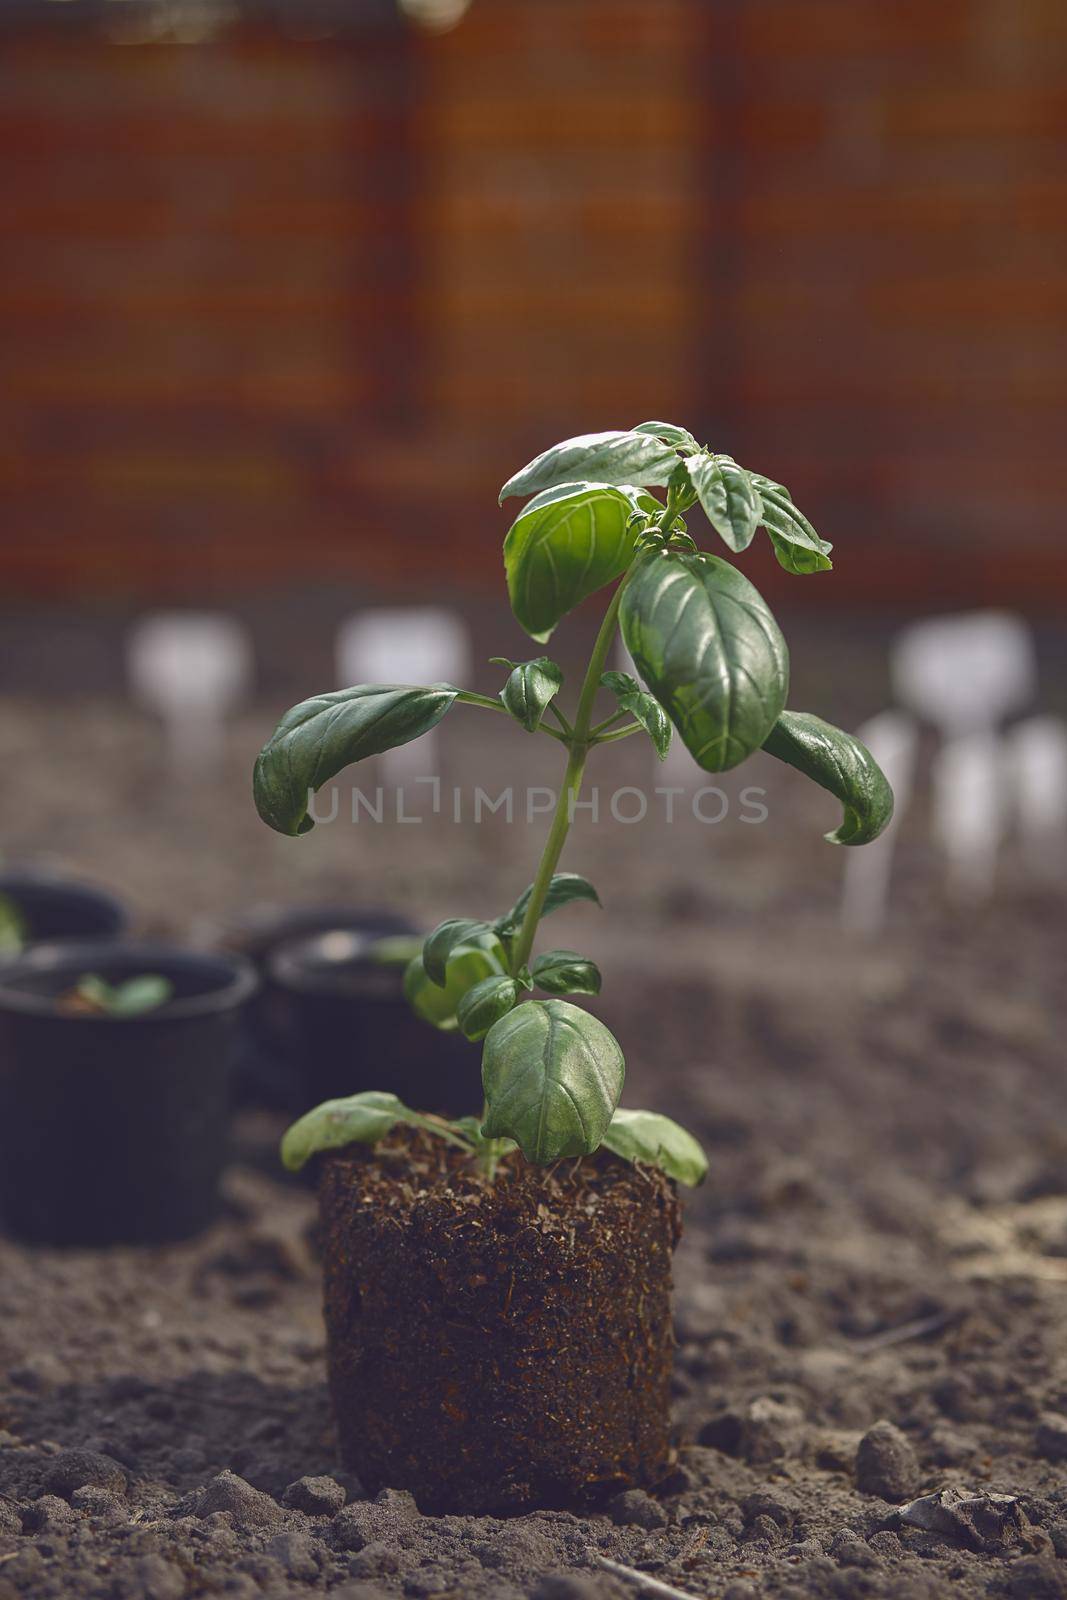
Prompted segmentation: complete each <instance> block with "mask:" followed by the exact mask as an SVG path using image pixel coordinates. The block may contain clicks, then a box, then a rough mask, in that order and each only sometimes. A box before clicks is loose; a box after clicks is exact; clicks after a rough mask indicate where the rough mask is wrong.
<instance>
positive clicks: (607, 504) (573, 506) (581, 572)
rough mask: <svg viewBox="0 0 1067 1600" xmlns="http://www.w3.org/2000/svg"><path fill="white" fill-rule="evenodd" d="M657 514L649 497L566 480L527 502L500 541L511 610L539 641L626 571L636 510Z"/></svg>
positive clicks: (629, 490) (656, 503)
mask: <svg viewBox="0 0 1067 1600" xmlns="http://www.w3.org/2000/svg"><path fill="white" fill-rule="evenodd" d="M657 509H658V510H662V509H663V508H662V506H660V503H659V501H658V500H657V499H656V498H655V496H653V495H646V494H642V493H641V492H640V491H639V490H638V489H634V488H630V487H626V488H623V489H619V488H615V487H614V486H613V485H612V484H609V483H565V484H562V485H560V486H558V487H556V488H553V489H548V490H546V491H545V493H544V494H539V495H538V496H537V497H536V499H533V500H531V501H530V503H529V505H527V506H526V507H525V508H524V509H523V511H522V512H520V514H519V515H518V516H517V517H516V519H515V521H514V522H513V523H512V525H511V527H510V528H509V529H508V531H507V534H506V536H505V538H504V569H505V572H506V574H507V580H508V598H509V599H510V601H511V609H512V611H514V613H515V616H516V617H517V618H518V620H519V622H520V623H521V625H522V626H523V627H524V628H525V629H526V632H527V633H528V634H530V635H531V637H532V638H534V639H536V640H538V642H539V643H541V644H543V643H544V642H545V640H546V639H548V638H549V637H550V635H551V633H552V631H553V629H554V628H555V627H556V624H557V623H558V622H559V621H560V620H561V619H562V618H563V617H565V616H566V615H567V612H568V611H571V610H573V609H574V607H575V606H576V605H578V604H579V603H580V602H581V601H582V600H584V599H585V598H586V596H587V595H590V594H593V593H595V591H596V590H597V589H602V588H603V587H604V585H605V584H606V583H611V581H612V580H613V579H614V578H617V577H619V575H620V574H621V573H623V572H625V570H626V568H627V567H628V566H629V564H630V562H631V560H632V559H633V553H634V548H635V546H636V543H637V537H638V532H637V528H636V526H635V527H628V526H627V524H628V522H629V520H630V518H631V517H632V516H633V513H634V512H635V511H641V510H645V511H656V510H657Z"/></svg>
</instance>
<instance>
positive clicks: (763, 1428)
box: [697, 1395, 804, 1466]
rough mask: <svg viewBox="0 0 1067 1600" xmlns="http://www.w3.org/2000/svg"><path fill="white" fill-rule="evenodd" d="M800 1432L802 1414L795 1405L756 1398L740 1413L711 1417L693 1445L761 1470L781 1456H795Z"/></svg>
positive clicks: (763, 1396)
mask: <svg viewBox="0 0 1067 1600" xmlns="http://www.w3.org/2000/svg"><path fill="white" fill-rule="evenodd" d="M803 1431H804V1413H803V1412H802V1411H801V1409H800V1407H799V1406H798V1405H796V1404H795V1403H794V1402H793V1401H791V1400H775V1399H774V1398H773V1397H772V1396H770V1395H760V1396H759V1398H758V1399H756V1400H753V1401H751V1402H750V1403H749V1405H747V1406H746V1407H744V1409H742V1410H728V1411H721V1412H720V1413H719V1414H718V1416H715V1417H712V1418H711V1420H710V1421H709V1422H706V1423H705V1424H704V1426H703V1428H701V1430H700V1432H699V1434H698V1435H697V1442H698V1444H703V1445H710V1446H711V1448H712V1449H714V1450H721V1451H722V1452H723V1453H724V1454H725V1455H730V1456H740V1457H741V1458H742V1460H744V1461H748V1462H750V1463H751V1465H753V1466H765V1465H766V1464H767V1463H768V1462H771V1461H777V1460H778V1459H779V1458H780V1457H782V1456H792V1455H796V1454H797V1453H798V1451H799V1449H800V1446H801V1443H802V1440H803Z"/></svg>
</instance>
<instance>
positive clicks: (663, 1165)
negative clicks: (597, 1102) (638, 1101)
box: [604, 1106, 708, 1187]
mask: <svg viewBox="0 0 1067 1600" xmlns="http://www.w3.org/2000/svg"><path fill="white" fill-rule="evenodd" d="M604 1144H605V1145H606V1146H607V1148H608V1149H609V1150H614V1152H615V1154H616V1155H617V1156H623V1157H625V1159H626V1160H627V1161H646V1162H647V1163H648V1164H649V1166H653V1167H659V1168H660V1169H661V1170H662V1171H663V1172H665V1173H666V1174H667V1176H668V1178H675V1179H676V1180H677V1181H678V1182H679V1183H688V1184H691V1185H693V1186H694V1187H695V1186H696V1185H697V1184H698V1183H703V1182H704V1179H705V1177H706V1176H707V1171H708V1158H707V1156H706V1155H705V1154H704V1152H703V1150H702V1149H701V1148H700V1146H699V1144H698V1143H697V1141H696V1140H695V1139H694V1138H693V1135H692V1134H691V1133H687V1132H686V1131H685V1129H684V1128H682V1127H679V1125H678V1123H677V1122H672V1121H671V1119H670V1117H661V1116H660V1115H659V1114H658V1112H655V1111H624V1110H623V1109H622V1108H621V1106H620V1107H619V1109H618V1110H617V1111H616V1112H615V1115H614V1116H613V1117H612V1119H611V1125H610V1127H609V1128H608V1131H607V1133H606V1134H605V1135H604Z"/></svg>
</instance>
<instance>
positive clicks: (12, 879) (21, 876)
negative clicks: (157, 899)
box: [0, 869, 129, 944]
mask: <svg viewBox="0 0 1067 1600" xmlns="http://www.w3.org/2000/svg"><path fill="white" fill-rule="evenodd" d="M0 895H4V896H6V897H7V898H8V899H9V900H11V901H13V902H14V904H15V906H16V907H17V908H18V911H19V913H20V915H21V917H22V919H23V921H24V923H25V925H26V942H27V943H28V944H29V943H37V942H39V941H42V940H46V939H47V940H56V939H113V938H115V937H116V936H117V935H118V934H120V933H122V932H124V930H125V928H126V924H127V922H128V920H129V919H128V917H127V913H126V908H125V906H123V905H122V903H121V901H119V900H116V899H115V897H114V895H110V894H107V893H106V892H105V891H104V890H103V889H95V888H93V887H92V886H91V885H90V884H86V883H78V882H77V881H76V880H75V879H71V878H63V877H59V876H57V875H53V874H52V873H48V872H35V871H31V870H29V869H26V870H25V871H21V872H19V871H12V872H0Z"/></svg>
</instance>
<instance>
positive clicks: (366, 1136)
mask: <svg viewBox="0 0 1067 1600" xmlns="http://www.w3.org/2000/svg"><path fill="white" fill-rule="evenodd" d="M410 1116H411V1113H410V1112H409V1111H408V1108H407V1106H406V1105H404V1104H403V1102H402V1101H400V1100H398V1099H397V1097H396V1095H395V1094H385V1093H384V1092H383V1091H382V1090H380V1089H367V1090H366V1091H365V1092H364V1093H363V1094H352V1095H349V1096H348V1097H347V1099H344V1100H326V1101H324V1102H323V1104H322V1105H321V1106H316V1107H315V1109H314V1110H313V1111H308V1112H305V1114H304V1115H303V1116H302V1117H301V1118H300V1119H299V1121H297V1122H294V1123H293V1125H292V1127H291V1128H290V1129H289V1130H288V1132H287V1133H286V1135H285V1137H284V1138H283V1139H282V1163H283V1165H284V1166H286V1167H288V1169H289V1171H290V1172H299V1171H300V1169H301V1167H302V1166H303V1165H304V1164H305V1162H307V1161H309V1160H310V1158H311V1157H312V1156H313V1155H316V1154H317V1153H318V1152H319V1151H320V1150H341V1149H343V1148H344V1146H345V1145H347V1144H377V1142H378V1140H379V1139H384V1138H385V1136H386V1134H387V1133H391V1132H392V1130H393V1129H394V1128H395V1127H396V1125H397V1123H399V1122H406V1121H407V1120H408V1119H409V1117H410Z"/></svg>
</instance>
